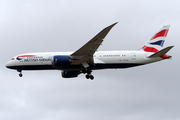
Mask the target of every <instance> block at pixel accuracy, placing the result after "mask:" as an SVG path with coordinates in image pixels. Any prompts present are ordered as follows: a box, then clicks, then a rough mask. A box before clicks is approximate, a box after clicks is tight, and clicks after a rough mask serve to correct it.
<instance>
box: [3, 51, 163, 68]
mask: <svg viewBox="0 0 180 120" xmlns="http://www.w3.org/2000/svg"><path fill="white" fill-rule="evenodd" d="M71 54H72V52H42V53H27V54H21V55H18V56H15V57H13V59H11V60H10V61H9V62H8V63H7V64H6V67H8V68H11V69H20V70H45V69H59V70H64V69H67V70H72V69H73V70H74V69H76V68H77V69H78V70H79V69H80V68H81V67H80V68H79V67H75V66H76V65H73V66H71V65H69V66H66V67H55V66H53V57H54V56H56V55H63V56H70V55H71ZM151 54H153V53H152V52H144V51H99V52H95V54H94V55H93V60H94V65H92V66H91V68H92V69H108V68H128V67H134V66H139V65H144V64H148V63H152V62H156V61H159V60H163V59H162V58H160V57H155V58H148V57H147V56H149V55H151ZM82 68H83V67H82Z"/></svg>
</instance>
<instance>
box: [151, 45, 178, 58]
mask: <svg viewBox="0 0 180 120" xmlns="http://www.w3.org/2000/svg"><path fill="white" fill-rule="evenodd" d="M173 47H174V46H169V47H166V48H164V49H162V50H160V51H158V52H156V53H154V54H152V55H150V56H149V57H148V58H150V57H160V56H163V55H165V54H166V53H167V52H168V51H169V50H170V49H171V48H173Z"/></svg>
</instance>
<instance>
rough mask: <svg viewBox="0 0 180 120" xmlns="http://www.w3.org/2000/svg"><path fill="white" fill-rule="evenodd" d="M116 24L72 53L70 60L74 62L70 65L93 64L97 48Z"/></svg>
mask: <svg viewBox="0 0 180 120" xmlns="http://www.w3.org/2000/svg"><path fill="white" fill-rule="evenodd" d="M116 24H117V22H116V23H114V24H112V25H110V26H108V27H106V28H104V29H103V30H102V31H101V32H99V33H98V34H97V35H96V36H95V37H93V38H92V39H91V40H90V41H89V42H87V43H86V44H85V45H84V46H82V47H81V48H80V49H78V50H77V51H76V52H74V53H72V54H71V55H70V58H71V59H72V60H74V61H73V62H72V63H71V65H80V64H83V63H84V64H83V66H84V65H85V64H94V60H93V54H94V53H95V52H96V51H97V49H98V47H99V46H100V45H101V43H102V42H103V39H104V38H105V37H106V35H107V34H108V33H109V31H110V30H111V28H112V27H113V26H114V25H116Z"/></svg>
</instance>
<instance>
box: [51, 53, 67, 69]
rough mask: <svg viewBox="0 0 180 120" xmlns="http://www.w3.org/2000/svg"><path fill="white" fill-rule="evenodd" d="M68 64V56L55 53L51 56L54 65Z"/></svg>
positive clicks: (63, 65)
mask: <svg viewBox="0 0 180 120" xmlns="http://www.w3.org/2000/svg"><path fill="white" fill-rule="evenodd" d="M69 64H70V58H69V56H63V55H56V56H54V57H53V60H52V65H53V66H55V67H65V66H68V65H69Z"/></svg>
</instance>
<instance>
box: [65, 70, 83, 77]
mask: <svg viewBox="0 0 180 120" xmlns="http://www.w3.org/2000/svg"><path fill="white" fill-rule="evenodd" d="M79 74H80V72H79V71H69V70H63V71H62V77H63V78H72V77H77V76H78V75H79Z"/></svg>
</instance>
